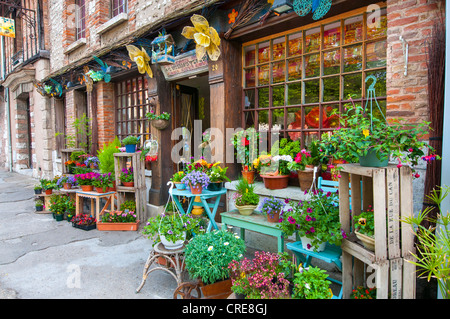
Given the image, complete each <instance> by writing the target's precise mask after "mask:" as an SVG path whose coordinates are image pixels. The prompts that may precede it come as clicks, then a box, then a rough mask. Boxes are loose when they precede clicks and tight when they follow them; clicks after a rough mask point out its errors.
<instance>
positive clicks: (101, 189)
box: [95, 187, 106, 194]
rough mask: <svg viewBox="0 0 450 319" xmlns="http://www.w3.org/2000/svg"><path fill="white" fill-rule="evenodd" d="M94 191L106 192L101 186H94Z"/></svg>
mask: <svg viewBox="0 0 450 319" xmlns="http://www.w3.org/2000/svg"><path fill="white" fill-rule="evenodd" d="M95 191H96V192H97V193H100V194H102V193H106V192H105V191H104V190H103V187H96V188H95Z"/></svg>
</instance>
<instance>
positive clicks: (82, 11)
mask: <svg viewBox="0 0 450 319" xmlns="http://www.w3.org/2000/svg"><path fill="white" fill-rule="evenodd" d="M75 5H76V8H77V10H76V15H75V41H78V40H80V39H84V38H86V0H75Z"/></svg>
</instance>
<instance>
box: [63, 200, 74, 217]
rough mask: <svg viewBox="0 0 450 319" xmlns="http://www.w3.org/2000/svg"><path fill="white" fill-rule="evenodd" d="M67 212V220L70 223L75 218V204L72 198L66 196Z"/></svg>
mask: <svg viewBox="0 0 450 319" xmlns="http://www.w3.org/2000/svg"><path fill="white" fill-rule="evenodd" d="M65 211H66V219H67V221H68V222H69V223H70V222H71V221H72V218H73V214H74V213H75V202H74V200H73V199H72V198H70V196H66V198H65Z"/></svg>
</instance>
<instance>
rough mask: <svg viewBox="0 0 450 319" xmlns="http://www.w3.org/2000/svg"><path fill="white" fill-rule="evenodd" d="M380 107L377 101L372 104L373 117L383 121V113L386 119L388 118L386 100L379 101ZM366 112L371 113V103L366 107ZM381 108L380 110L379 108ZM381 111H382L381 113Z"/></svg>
mask: <svg viewBox="0 0 450 319" xmlns="http://www.w3.org/2000/svg"><path fill="white" fill-rule="evenodd" d="M377 102H378V106H377V104H376V103H375V101H373V102H372V115H373V117H376V118H378V119H383V116H382V115H381V113H383V115H384V117H386V100H381V101H378V100H377ZM364 107H365V109H366V112H370V102H369V103H367V102H366V104H365V105H364ZM378 107H379V108H378ZM380 110H381V111H380Z"/></svg>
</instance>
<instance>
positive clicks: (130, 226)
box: [97, 221, 139, 231]
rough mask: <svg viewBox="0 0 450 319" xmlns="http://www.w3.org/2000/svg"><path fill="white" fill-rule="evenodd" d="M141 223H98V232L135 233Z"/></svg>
mask: <svg viewBox="0 0 450 319" xmlns="http://www.w3.org/2000/svg"><path fill="white" fill-rule="evenodd" d="M138 225H139V221H136V222H135V223H103V222H98V223H97V230H100V231H120V230H122V231H135V230H137V229H138Z"/></svg>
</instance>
